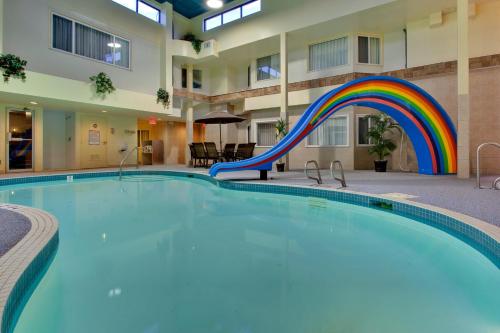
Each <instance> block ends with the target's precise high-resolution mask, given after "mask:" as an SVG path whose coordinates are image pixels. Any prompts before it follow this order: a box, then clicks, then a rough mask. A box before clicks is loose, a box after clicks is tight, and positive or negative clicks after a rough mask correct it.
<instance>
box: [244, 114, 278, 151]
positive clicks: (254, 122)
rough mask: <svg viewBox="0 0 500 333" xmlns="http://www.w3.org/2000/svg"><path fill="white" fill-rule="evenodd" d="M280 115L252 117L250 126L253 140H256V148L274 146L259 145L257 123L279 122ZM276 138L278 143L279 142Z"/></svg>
mask: <svg viewBox="0 0 500 333" xmlns="http://www.w3.org/2000/svg"><path fill="white" fill-rule="evenodd" d="M279 119H280V118H279V117H272V118H259V119H252V121H251V122H250V126H251V127H252V142H255V148H271V147H274V146H259V145H258V142H257V125H258V124H269V123H277V122H278V120H279ZM277 143H278V142H277V140H276V144H277Z"/></svg>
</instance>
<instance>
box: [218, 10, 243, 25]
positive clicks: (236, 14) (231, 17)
mask: <svg viewBox="0 0 500 333" xmlns="http://www.w3.org/2000/svg"><path fill="white" fill-rule="evenodd" d="M240 18H241V8H239V7H238V8H235V9H232V10H230V11H227V12H225V13H224V14H222V24H226V23H229V22H233V21H236V20H238V19H240Z"/></svg>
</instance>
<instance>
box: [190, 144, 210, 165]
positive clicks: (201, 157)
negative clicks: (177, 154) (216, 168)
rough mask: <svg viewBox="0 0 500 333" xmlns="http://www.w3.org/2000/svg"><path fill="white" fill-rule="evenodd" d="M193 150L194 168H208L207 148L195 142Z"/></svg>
mask: <svg viewBox="0 0 500 333" xmlns="http://www.w3.org/2000/svg"><path fill="white" fill-rule="evenodd" d="M192 146H193V150H192V153H193V154H194V155H193V161H194V164H193V166H194V167H195V168H196V167H197V166H200V167H206V166H207V164H208V161H207V152H206V151H205V146H204V145H203V143H201V142H193V144H192Z"/></svg>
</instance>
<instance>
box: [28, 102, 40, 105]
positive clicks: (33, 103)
mask: <svg viewBox="0 0 500 333" xmlns="http://www.w3.org/2000/svg"><path fill="white" fill-rule="evenodd" d="M30 104H31V105H38V103H37V102H35V101H32V102H30Z"/></svg>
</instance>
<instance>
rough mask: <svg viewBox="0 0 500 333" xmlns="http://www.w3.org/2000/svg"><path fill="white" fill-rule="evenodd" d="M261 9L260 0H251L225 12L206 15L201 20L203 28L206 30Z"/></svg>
mask: <svg viewBox="0 0 500 333" xmlns="http://www.w3.org/2000/svg"><path fill="white" fill-rule="evenodd" d="M261 10H262V8H261V0H253V1H249V2H247V3H244V4H242V5H240V6H238V7H234V8H231V9H229V10H226V11H225V12H222V13H219V14H217V15H214V16H211V17H208V18H206V19H204V20H203V30H205V31H208V30H212V29H214V28H217V27H220V26H221V25H224V24H227V23H230V22H233V21H236V20H239V19H241V18H243V17H246V16H249V15H252V14H255V13H258V12H260V11H261Z"/></svg>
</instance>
